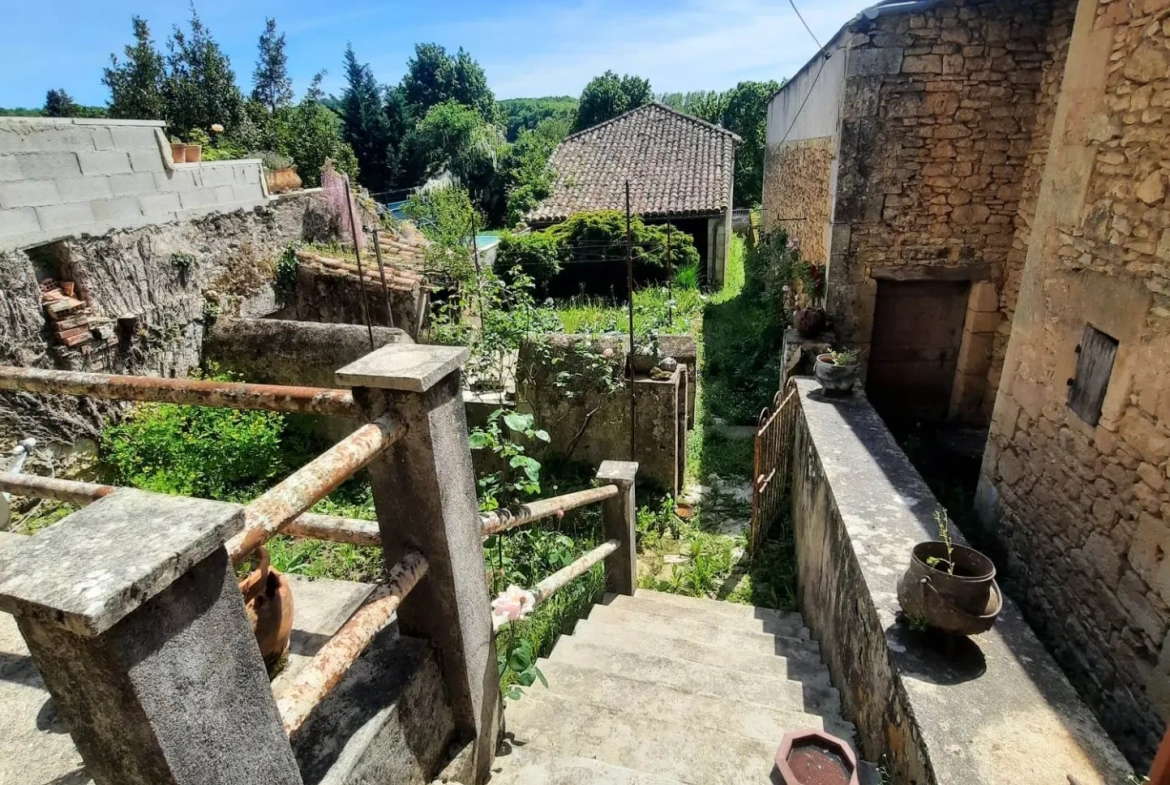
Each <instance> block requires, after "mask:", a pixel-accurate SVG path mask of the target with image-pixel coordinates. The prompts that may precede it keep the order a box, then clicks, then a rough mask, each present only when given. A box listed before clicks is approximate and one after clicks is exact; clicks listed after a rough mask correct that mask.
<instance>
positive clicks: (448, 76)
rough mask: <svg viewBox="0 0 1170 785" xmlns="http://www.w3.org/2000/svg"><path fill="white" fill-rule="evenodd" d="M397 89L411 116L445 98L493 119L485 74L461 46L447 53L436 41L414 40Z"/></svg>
mask: <svg viewBox="0 0 1170 785" xmlns="http://www.w3.org/2000/svg"><path fill="white" fill-rule="evenodd" d="M399 89H400V91H401V94H402V99H403V101H404V103H405V104H406V106H407V108H408V109H409V111H410V114H411V116H412V117H414V119H415V120H421V119H422V118H423V117H425V116H426V114H427V112H429V111H430V110H431V108H432V107H435V106H438V105H439V104H441V103H444V102H446V101H455V102H456V103H459V104H462V105H464V106H469V107H471V108H472V109H474V110H475V111H476V112H478V113H479V115H480V116H481V117H482V118H483V119H484V120H485V121H487V122H493V121H494V120H495V115H496V98H495V95H494V94H493V93H492V91H491V88H489V87H488V84H487V76H486V75H485V74H484V72H483V68H481V67H480V65H479V63H477V62H476V61H475V60H473V59H472V57H471V55H469V54H468V53H467V52H465V51H463V49H462V48H460V49H459V51H458V52H457V53H456V54H454V55H449V54H447V50H446V49H444V48H443V47H441V46H439V45H438V44H415V47H414V57H412V58H410V59H409V60H407V61H406V74H405V75H404V76H403V77H402V82H401V84H400V85H399Z"/></svg>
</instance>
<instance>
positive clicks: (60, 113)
mask: <svg viewBox="0 0 1170 785" xmlns="http://www.w3.org/2000/svg"><path fill="white" fill-rule="evenodd" d="M43 113H44V115H45V117H78V116H80V114H81V107H80V106H78V105H77V104H76V103H74V101H73V99H72V98H70V97H69V93H67V92H65V91H64V90H50V91H49V92H48V93H46V94H45V108H44V112H43Z"/></svg>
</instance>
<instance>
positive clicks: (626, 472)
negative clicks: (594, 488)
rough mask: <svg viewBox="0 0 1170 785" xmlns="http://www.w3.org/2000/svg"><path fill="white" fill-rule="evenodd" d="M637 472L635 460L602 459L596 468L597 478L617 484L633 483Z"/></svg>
mask: <svg viewBox="0 0 1170 785" xmlns="http://www.w3.org/2000/svg"><path fill="white" fill-rule="evenodd" d="M637 474H638V462H637V461H602V462H601V466H599V467H598V469H597V479H598V480H601V481H602V482H605V483H615V484H617V485H629V484H633V482H634V478H635V476H637Z"/></svg>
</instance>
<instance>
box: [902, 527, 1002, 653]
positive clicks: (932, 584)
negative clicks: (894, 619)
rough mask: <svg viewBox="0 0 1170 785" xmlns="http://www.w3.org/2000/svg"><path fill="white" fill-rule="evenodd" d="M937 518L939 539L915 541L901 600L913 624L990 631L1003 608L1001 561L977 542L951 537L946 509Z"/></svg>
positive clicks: (970, 631)
mask: <svg viewBox="0 0 1170 785" xmlns="http://www.w3.org/2000/svg"><path fill="white" fill-rule="evenodd" d="M934 520H935V524H936V525H937V526H938V531H939V539H938V540H931V541H928V542H921V543H919V544H918V545H915V546H914V549H913V551H912V552H911V556H910V567H909V568H908V569H907V570H906V572H905V574H904V575H903V576H902V580H901V581H899V583H898V602H899V603H900V604H901V606H902V610H903V611H904V612H905V614H906V616H907V618H908V619H909V620H910V624H911V627H927V626H929V627H935V628H938V629H940V630H943V631H944V632H950V633H954V634H957V635H978V634H979V633H981V632H987V630H989V629H991V627H992V625H994V624H995V620H996V618H997V617H998V616H999V612H1000V611H1001V610H1002V609H1003V595H1002V594H1001V593H1000V590H999V585H998V584H997V583H996V582H995V565H994V564H992V562H991V559H988V558H987V557H986V556H984V555H983V554H982V553H980V552H979V551H977V550H975V549H974V548H968V547H966V546H964V545H955V544H954V543H953V542H952V541H951V534H950V519H949V518H948V517H947V514H946V512H945V511H942V510H939V511H937V512H935V514H934Z"/></svg>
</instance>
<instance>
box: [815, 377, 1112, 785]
mask: <svg viewBox="0 0 1170 785" xmlns="http://www.w3.org/2000/svg"><path fill="white" fill-rule="evenodd" d="M795 383H796V387H797V391H798V396H799V399H800V403H801V408H802V411H803V422H804V426H803V427H804V428H805V429H807V431H806V432H807V441H808V443H809V444H810V445H811V449H810V450H809V451H808V453H807V454H805V455H799V454H798V455H797V456H795V459H794V466H795V467H796V468H795V471H797V472H798V473H799V472H801V471H807V469H806V468H804V467H805V466H806V465H812V466H813V467H815V466H816V464H819V468H820V471H821V472H822V473H823V477H824V480H825V484H826V485H827V490H826V491H825V495H827V498H828V506H827V508H819V507H817V506H816V505H815V504H814V505H813V509H814V510H817V511H818V512H823V513H824V514H825V516H826V518H827V519H828V520H827V522H826V523H825V524H824V526H825V541H824V542H823V543H816V542H812V543H811V547H812V548H814V549H816V548H818V547H819V548H820V550H821V553H820V555H819V561H820V564H812V565H810V564H808V563H805V564H801V565H799V572H800V573H801V577H800V588H801V606H802V610H804V612H805V619H806V623H807V624H808V625H809V627H810V628H811V629H812V630H813V632H814V634H815V636H816V637H817V638H818V639H819V641H820V643H821V646H822V648H823V649H824V650H825V651H826V659H827V660H828V661H829V663H830V670H831V671H832V676H833V681H834V684H835V686H837V687H838V689H840V690H841V694H842V699H843V701H844V702H845V703H846V708H847V709H848V710H849V711H850V713H851V714H852V715H853V717H854V720H855V721H856V722H858V731H859V734H860V735H861V736H862V738H863V739H864V738H871V739H882V740H883V743H886V744H888V743H889V741H888V740H891V739H894V738H897V737H898V731H897V730H896V729H894V728H887V727H880V728H874V727H870V728H866V727H863V723H864V721H865V720H866V718H865V717H864V716H859V712H858V710H857V708H858V707H857V706H850V705H849V704H850V703H851V702H856V701H857V700H858V698H857V697H855V696H861V700H863V701H869V702H873V701H886V700H888V696H887V694H885V691H884V690H883V689H882V684H881V682H882V681H883V679H884V678H889V677H890V675H892V679H893V682H894V687H895V695H899V696H901V697H902V700H903V702H904V705H902V706H883V707H871V708H873V709H876V710H877V711H879V712H880V713H882V714H884V715H885V716H886V717H887V718H888V717H895V716H897V717H898V718H899V719H901V720H903V721H905V722H908V723H909V724H910V726H911V727H912V736H913V737H914V739H913V740H910V741H908V742H907V743H910V744H913V743H917V746H918V748H919V749H918V752H919V754H920V756H921V757H922V761H921V763H922V764H923V766H924V768H925V769H926V770H927V771H930V772H932V773H933V775H934V779H933V782H935V783H959V782H961V783H964V785H991V784H992V783H996V784H997V785H998V784H999V783H1008V782H1011V783H1013V785H1052V784H1053V783H1057V782H1065V779H1066V775H1072V776H1073V777H1076V778H1078V780H1077V781H1078V782H1080V783H1083V785H1091V784H1092V783H1105V784H1106V785H1116V784H1117V783H1122V782H1124V781H1125V779H1126V777H1127V776H1128V775H1129V774H1130V768H1129V766H1128V765H1127V763H1126V760H1125V758H1124V757H1123V756H1122V755H1121V753H1120V752H1119V751H1118V749H1117V747H1116V746H1115V745H1114V744H1113V742H1112V741H1111V740H1110V739H1109V737H1108V736H1107V735H1106V733H1105V731H1104V730H1103V729H1102V727H1101V725H1100V723H1099V722H1098V721H1097V719H1096V717H1095V716H1094V715H1093V714H1092V713H1091V712H1090V710H1089V709H1088V708H1087V707H1086V705H1085V704H1084V703H1083V702H1082V701H1081V699H1080V697H1079V696H1078V695H1077V693H1076V692H1075V691H1074V690H1073V688H1072V686H1071V684H1070V683H1069V681H1068V679H1067V678H1066V677H1065V675H1064V673H1063V672H1062V671H1061V670H1060V668H1059V667H1058V666H1057V664H1056V662H1055V661H1054V660H1053V658H1052V656H1051V655H1050V654H1049V653H1048V652H1047V651H1046V650H1045V648H1044V646H1043V644H1041V643H1040V641H1039V640H1038V639H1037V637H1036V635H1035V633H1034V632H1033V631H1032V629H1031V627H1029V626H1028V624H1027V622H1026V621H1025V620H1024V618H1023V616H1022V615H1021V613H1020V610H1019V608H1018V607H1017V606H1016V604H1015V603H1014V602H1013V601H1012V600H1011V599H1010V598H1008V597H1007V596H1006V595H1005V597H1004V608H1003V612H1002V614H1001V615H1000V618H999V620H998V622H997V624H996V626H995V628H994V629H992V630H991V631H990V632H988V633H986V634H984V635H980V636H977V637H974V638H970V639H967V640H961V639H960V640H957V641H956V642H955V645H954V646H953V650H952V652H951V654H950V656H949V657H947V658H943V657H942V656H941V655H940V654H939V653H937V651H938V650H937V649H932V647H931V646H930V645H929V643H930V639H931V637H932V634H931V633H915V632H912V631H910V630H909V628H908V627H907V626H905V625H903V624H900V623H898V622H897V620H896V614H897V612H898V610H899V605H898V600H897V585H898V581H899V579H900V578H901V576H902V574H903V572H904V570H905V568H906V566H908V564H909V558H910V551H911V549H912V547H913V546H914V545H915V544H917V543H919V542H923V541H926V540H933V539H937V527H936V524H935V522H934V520H933V513H934V512H935V510H938V509H941V508H942V505H941V504H939V502H938V500H937V499H936V498H935V496H934V494H933V493H932V492H931V491H930V489H929V487H928V486H927V485H926V482H925V481H924V480H923V479H922V477H921V475H920V474H919V473H918V471H917V470H916V469H915V468H914V467H913V465H911V463H910V461H909V459H908V458H907V457H906V455H905V454H904V453H903V452H902V450H901V449H900V448H899V447H898V445H897V443H896V442H895V441H894V438H893V436H892V435H891V434H890V432H889V430H888V429H887V428H886V426H885V424H884V422H883V421H882V420H881V418H880V416H879V415H878V414H877V412H876V411H875V410H874V409H873V407H872V406H871V405H870V404H869V402H868V401H867V400H866V399H865V398H864V396H862V395H856V396H853V397H850V398H844V399H841V398H834V399H829V398H825V397H824V396H822V395H821V394H820V384H819V383H818V382H816V381H815V380H813V379H810V378H807V377H798V378H797V379H796V380H795ZM799 438H800V437H798V442H799ZM814 471H815V468H814ZM798 485H799V480H798ZM799 494H800V489H799V487H798V488H797V492H796V495H797V496H799ZM797 512H798V513H799V510H798V511H797ZM794 525H795V528H796V531H797V543H798V554H801V555H804V552H803V546H802V544H801V542H800V540H801V536H802V530H804V529H809V528H811V527H815V526H816V522H805V523H802V521H801V520H800V519H799V516H798V518H797V520H796V521H795V523H794ZM841 528H843V529H844V531H843V532H841V531H839V529H841ZM834 529H837V530H838V531H834ZM804 536H805V537H809V536H810V535H809V534H808V533H805V534H804ZM952 537H953V539H954V541H955V542H957V543H963V544H965V540H964V539H963V537H962V535H961V534H960V533H958V532H957V530H956V529H955V528H954V527H953V526H952ZM841 540H843V541H845V543H846V545H847V547H846V548H845V550H844V555H845V558H846V559H848V557H849V554H850V549H851V555H852V558H853V564H852V565H842V564H835V563H834V560H835V559H840V558H841V555H842V551H840V550H834V551H833V552H830V553H824V551H825V550H826V549H828V548H829V545H830V543H833V542H839V541H841ZM817 569H820V570H822V573H821V574H819V575H817V576H816V578H817V579H818V580H817V581H816V582H815V583H814V582H812V581H810V582H808V583H806V576H805V573H806V572H807V571H810V570H817ZM849 572H853V573H854V574H860V576H861V584H862V585H861V586H856V585H848V586H847V585H845V584H846V582H845V581H842V580H839V579H840V578H842V576H846V575H848V574H849ZM859 589H860V591H859ZM851 590H852V591H853V594H854V596H853V597H850V598H847V599H842V600H841V601H840V602H838V603H836V604H835V607H834V608H828V607H824V606H825V605H826V604H827V603H825V602H818V605H819V606H820V607H814V608H809V607H807V606H808V605H809V604H810V603H812V602H816V601H817V598H813V597H810V596H809V594H810V593H812V592H819V593H820V594H819V597H820V598H821V599H823V598H825V597H833V596H834V595H835V594H836V593H838V592H849V591H851ZM844 609H847V610H844ZM834 613H835V614H836V617H835V618H828V616H831V615H833V614H834ZM846 616H848V618H846ZM857 626H863V627H865V628H867V629H866V631H865V633H864V634H865V635H866V636H867V637H875V638H877V639H879V640H884V647H885V659H886V662H885V663H882V664H879V665H878V666H877V667H880V668H883V669H885V668H888V670H889V673H888V674H875V673H874V672H873V671H872V670H870V669H868V668H871V667H873V666H872V665H871V664H870V663H868V662H862V661H861V660H862V659H863V658H862V656H861V654H860V653H859V652H855V651H844V652H841V651H837V652H834V651H833V650H834V649H839V648H841V647H842V646H843V645H845V644H843V642H842V640H841V637H842V636H845V637H847V635H848V634H847V633H846V632H845V628H846V627H851V628H854V631H856V629H855V628H856V627H857ZM834 666H836V667H834ZM872 715H873V712H872V711H871V712H870V716H871V717H872ZM887 722H888V720H887ZM866 753H867V754H874V750H871V749H866ZM920 785H925V783H920Z"/></svg>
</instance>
